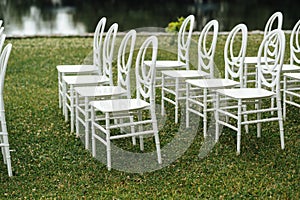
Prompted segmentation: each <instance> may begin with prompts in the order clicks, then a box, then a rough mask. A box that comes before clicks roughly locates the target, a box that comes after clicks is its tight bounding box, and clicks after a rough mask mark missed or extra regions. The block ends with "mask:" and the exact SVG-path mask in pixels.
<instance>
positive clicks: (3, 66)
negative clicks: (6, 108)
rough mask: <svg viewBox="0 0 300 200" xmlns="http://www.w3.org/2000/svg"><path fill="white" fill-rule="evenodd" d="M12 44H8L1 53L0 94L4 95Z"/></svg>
mask: <svg viewBox="0 0 300 200" xmlns="http://www.w3.org/2000/svg"><path fill="white" fill-rule="evenodd" d="M11 48H12V44H10V43H9V44H7V45H6V46H5V48H4V49H3V51H2V52H1V55H0V95H1V97H2V93H3V88H4V78H5V72H6V67H7V62H8V59H9V56H10V52H11Z"/></svg>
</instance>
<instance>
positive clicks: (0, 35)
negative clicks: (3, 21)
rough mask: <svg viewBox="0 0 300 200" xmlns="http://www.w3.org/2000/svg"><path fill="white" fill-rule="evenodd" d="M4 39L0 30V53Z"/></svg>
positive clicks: (4, 36)
mask: <svg viewBox="0 0 300 200" xmlns="http://www.w3.org/2000/svg"><path fill="white" fill-rule="evenodd" d="M5 38H6V35H5V34H1V30H0V52H1V51H2V47H3V45H4V42H5Z"/></svg>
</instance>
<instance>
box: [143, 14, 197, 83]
mask: <svg viewBox="0 0 300 200" xmlns="http://www.w3.org/2000/svg"><path fill="white" fill-rule="evenodd" d="M194 21H195V17H194V15H189V16H188V17H187V18H185V20H184V21H183V23H182V25H181V27H180V29H179V32H178V39H177V60H157V61H156V81H155V82H156V83H155V85H156V86H157V87H161V71H163V70H174V69H190V66H189V61H190V58H189V50H190V44H191V39H192V32H193V28H194ZM187 31H188V32H187ZM145 64H146V65H148V66H149V65H150V64H151V61H145Z"/></svg>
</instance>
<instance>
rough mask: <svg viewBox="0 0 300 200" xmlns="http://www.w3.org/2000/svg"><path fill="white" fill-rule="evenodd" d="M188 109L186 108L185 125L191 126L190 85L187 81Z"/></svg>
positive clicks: (186, 104)
mask: <svg viewBox="0 0 300 200" xmlns="http://www.w3.org/2000/svg"><path fill="white" fill-rule="evenodd" d="M185 96H186V103H185V106H186V109H185V126H186V128H189V127H190V114H189V97H190V85H189V84H188V83H186V95H185Z"/></svg>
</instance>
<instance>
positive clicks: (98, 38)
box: [93, 17, 106, 74]
mask: <svg viewBox="0 0 300 200" xmlns="http://www.w3.org/2000/svg"><path fill="white" fill-rule="evenodd" d="M105 24H106V18H105V17H102V18H101V19H100V20H99V22H98V24H97V26H96V29H95V33H94V43H93V64H94V65H96V66H97V67H98V68H99V72H100V74H101V73H102V52H101V50H102V40H103V33H104V28H105Z"/></svg>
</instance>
